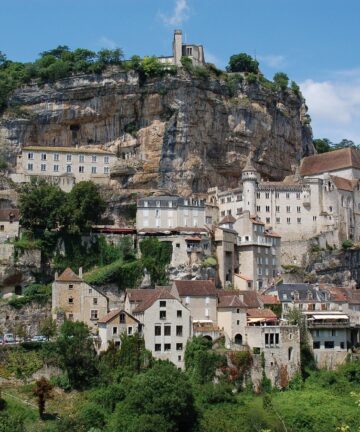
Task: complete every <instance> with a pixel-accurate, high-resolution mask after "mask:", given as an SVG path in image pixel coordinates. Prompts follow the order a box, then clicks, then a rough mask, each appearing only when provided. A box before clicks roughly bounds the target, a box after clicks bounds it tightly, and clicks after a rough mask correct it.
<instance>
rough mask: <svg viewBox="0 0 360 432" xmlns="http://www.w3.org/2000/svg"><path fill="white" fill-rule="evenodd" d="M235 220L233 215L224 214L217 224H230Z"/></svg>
mask: <svg viewBox="0 0 360 432" xmlns="http://www.w3.org/2000/svg"><path fill="white" fill-rule="evenodd" d="M234 222H236V219H235V218H234V216H231V215H226V216H225V217H224V218H223V219H222V220H221V221H220V222H219V225H224V224H232V223H234Z"/></svg>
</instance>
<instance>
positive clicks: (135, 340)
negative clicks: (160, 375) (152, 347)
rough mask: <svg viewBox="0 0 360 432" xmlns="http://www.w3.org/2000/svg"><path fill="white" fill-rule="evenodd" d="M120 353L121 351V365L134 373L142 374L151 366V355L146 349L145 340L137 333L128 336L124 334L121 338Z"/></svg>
mask: <svg viewBox="0 0 360 432" xmlns="http://www.w3.org/2000/svg"><path fill="white" fill-rule="evenodd" d="M120 339H121V343H120V351H119V357H118V358H119V365H120V366H121V367H126V368H128V369H130V370H131V371H134V372H138V373H139V372H140V370H141V369H144V368H146V367H148V366H149V364H150V361H151V353H150V351H147V350H146V349H145V342H144V338H143V337H141V336H139V334H138V333H135V334H134V335H132V336H128V335H127V334H126V333H123V334H122V335H121V336H120Z"/></svg>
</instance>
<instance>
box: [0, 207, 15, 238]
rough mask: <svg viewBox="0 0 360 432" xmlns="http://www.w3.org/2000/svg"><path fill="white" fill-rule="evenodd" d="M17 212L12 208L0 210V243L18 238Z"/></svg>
mask: <svg viewBox="0 0 360 432" xmlns="http://www.w3.org/2000/svg"><path fill="white" fill-rule="evenodd" d="M18 235H19V210H18V209H13V208H7V209H0V242H4V241H6V240H8V239H11V238H14V237H18Z"/></svg>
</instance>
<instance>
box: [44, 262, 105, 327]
mask: <svg viewBox="0 0 360 432" xmlns="http://www.w3.org/2000/svg"><path fill="white" fill-rule="evenodd" d="M108 303H109V301H108V298H107V297H106V296H105V295H104V294H103V293H101V292H100V291H98V290H97V289H96V288H93V287H92V286H90V285H88V284H87V283H86V282H84V281H83V279H82V269H81V268H80V269H79V275H77V274H75V273H74V272H73V271H72V270H71V269H70V268H67V269H66V270H64V271H63V272H62V273H61V275H60V276H59V275H58V274H57V273H56V274H55V280H54V282H53V284H52V314H53V318H54V319H57V317H58V315H63V316H65V318H66V319H68V320H71V321H82V322H84V323H85V324H87V325H88V326H89V327H90V328H91V329H92V330H93V331H95V330H96V329H97V323H98V321H99V319H100V318H101V317H103V316H105V315H106V314H107V313H108V310H109V305H108Z"/></svg>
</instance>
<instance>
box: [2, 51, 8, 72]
mask: <svg viewBox="0 0 360 432" xmlns="http://www.w3.org/2000/svg"><path fill="white" fill-rule="evenodd" d="M6 63H7V60H6V54H4V53H3V52H2V51H0V68H2V67H5V66H6Z"/></svg>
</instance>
